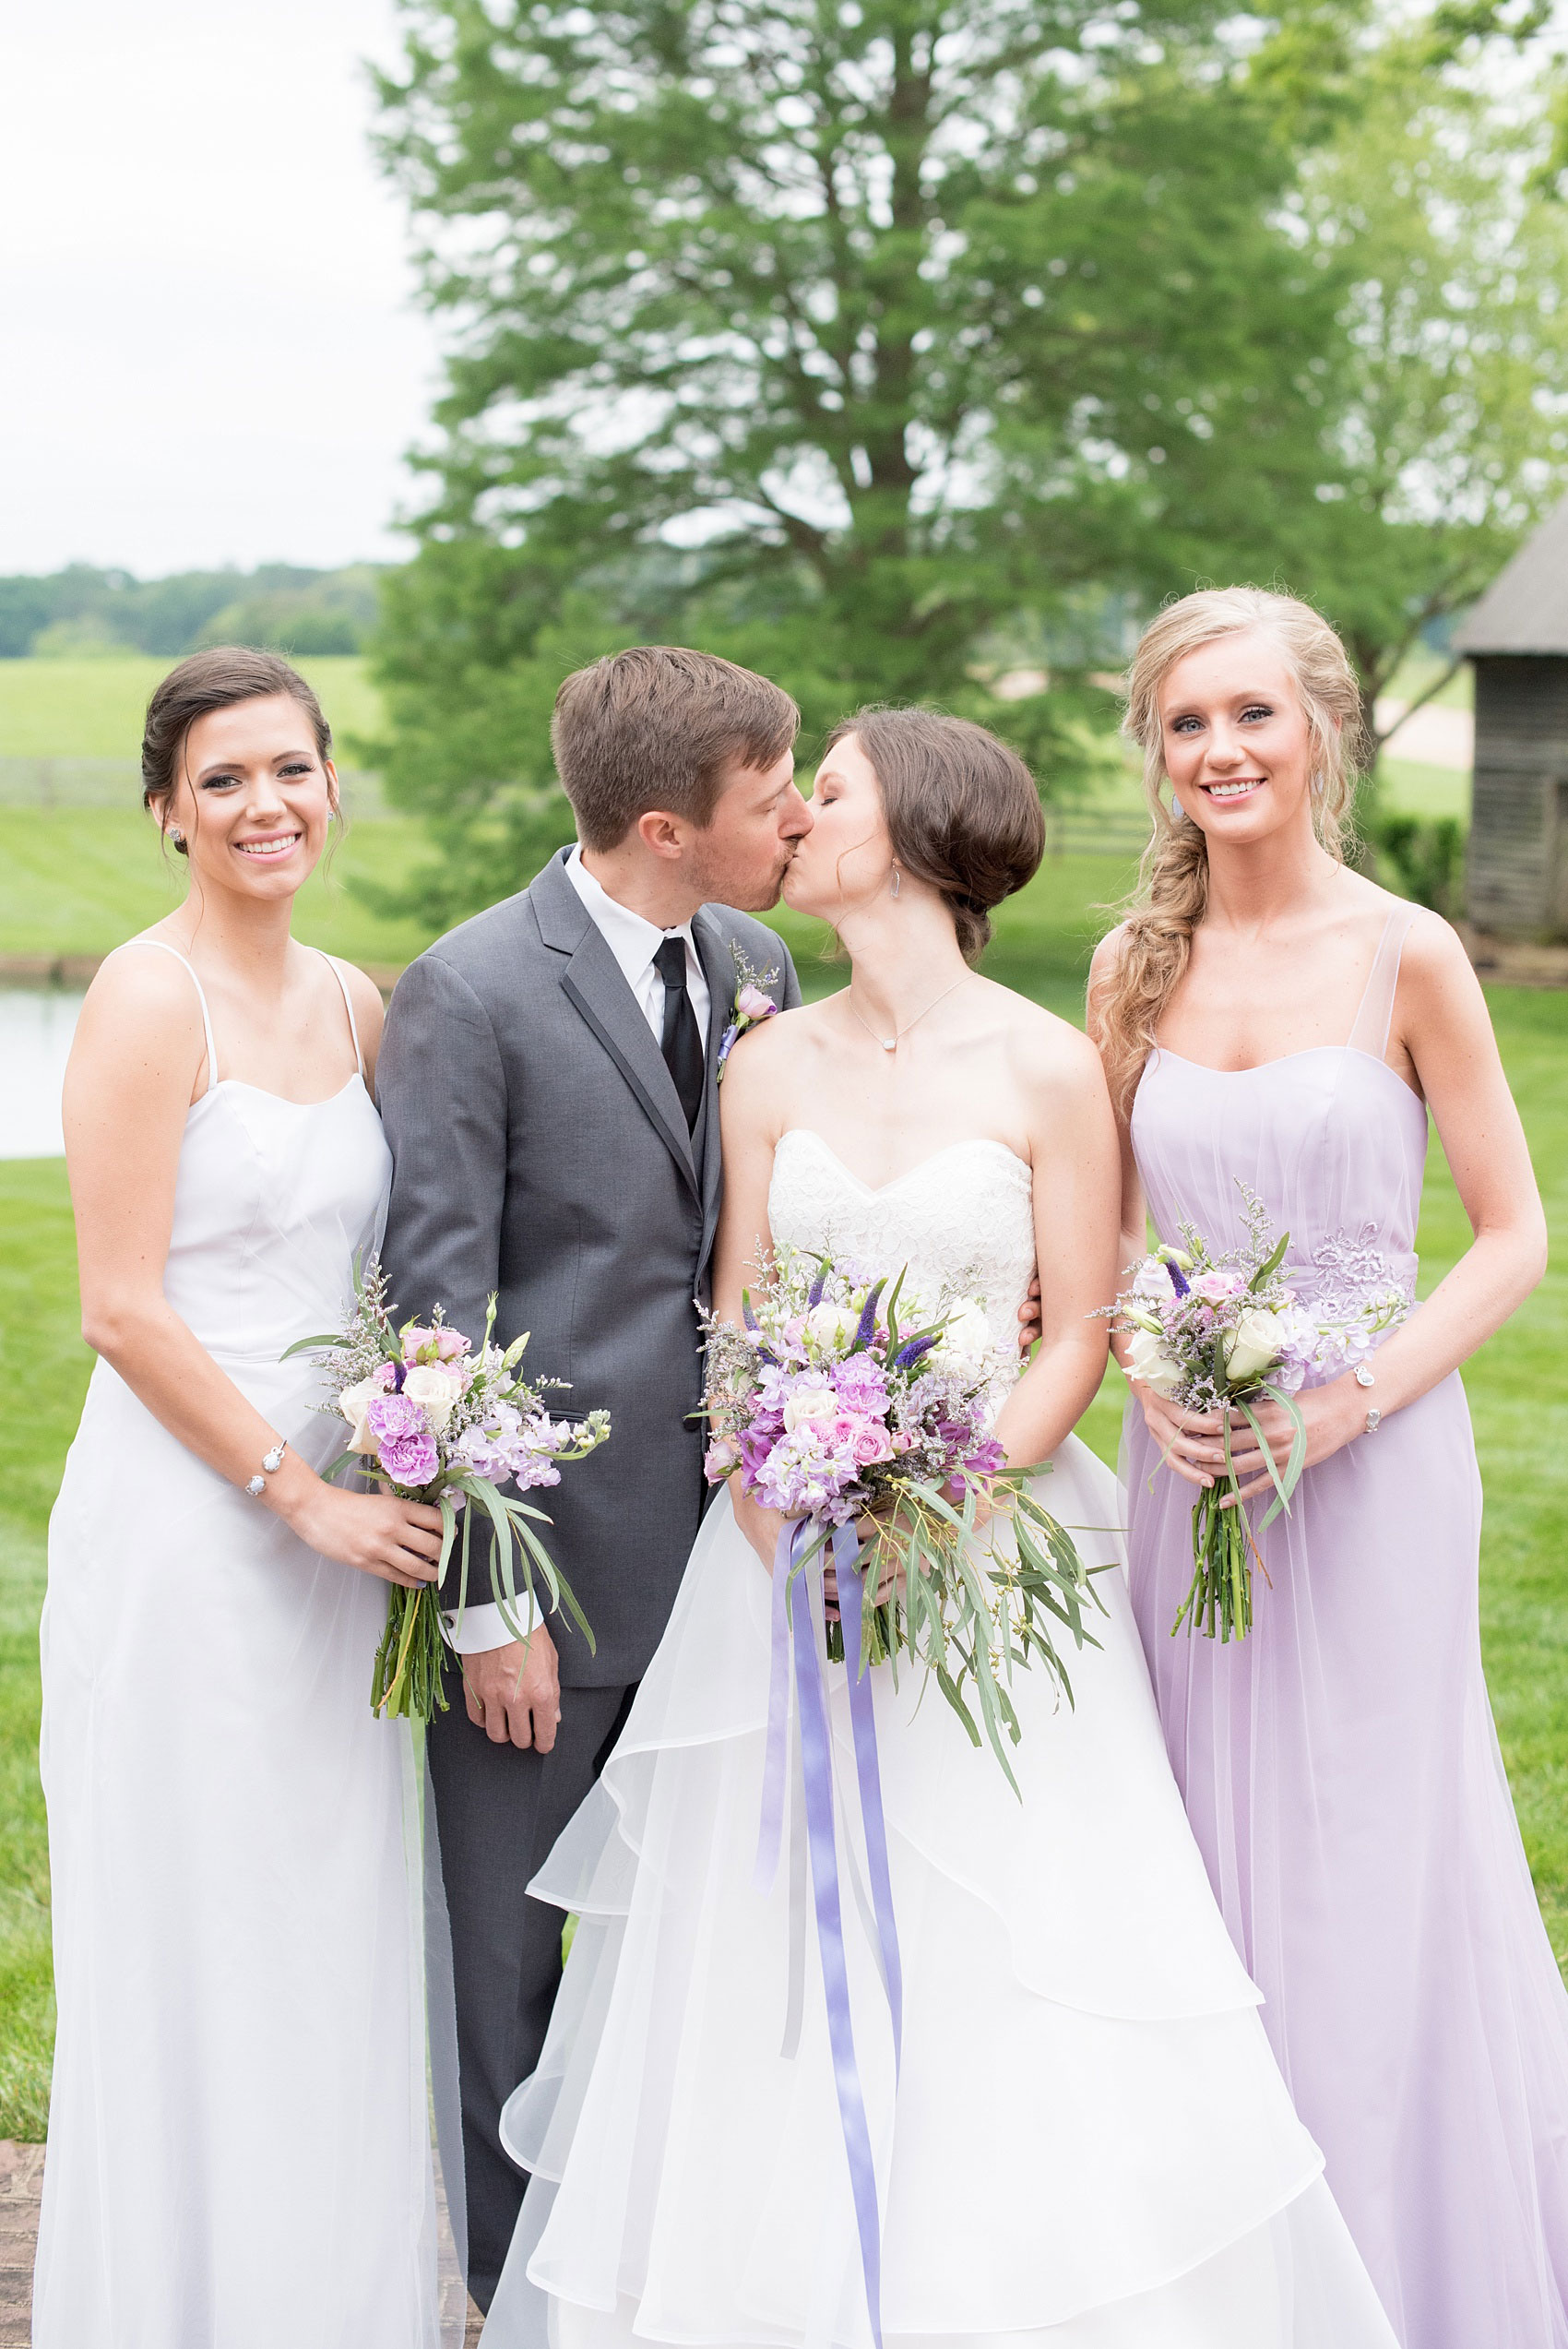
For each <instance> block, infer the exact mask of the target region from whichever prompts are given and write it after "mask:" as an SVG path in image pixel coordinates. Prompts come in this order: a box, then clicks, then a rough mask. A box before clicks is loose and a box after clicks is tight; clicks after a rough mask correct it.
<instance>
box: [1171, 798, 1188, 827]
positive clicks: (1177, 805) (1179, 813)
mask: <svg viewBox="0 0 1568 2349" xmlns="http://www.w3.org/2000/svg"><path fill="white" fill-rule="evenodd" d="M1170 820H1171V822H1172V823H1173V824H1184V823H1185V822H1186V820H1187V811H1186V809H1185V808H1184V807H1183V806H1182V803H1181V801H1180V800H1179V799H1178V798H1177V797H1176V795H1175V793H1174V792H1173V793H1171V795H1170Z"/></svg>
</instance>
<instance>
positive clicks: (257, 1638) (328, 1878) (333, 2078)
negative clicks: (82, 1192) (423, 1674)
mask: <svg viewBox="0 0 1568 2349" xmlns="http://www.w3.org/2000/svg"><path fill="white" fill-rule="evenodd" d="M147 943H152V944H156V943H157V942H156V941H151V942H147ZM165 950H166V951H172V949H165ZM181 959H182V960H183V958H181ZM186 967H187V968H189V966H188V965H187V966H186ZM191 975H192V979H193V981H195V978H196V974H195V972H194V971H193V972H192V973H191ZM196 984H197V985H198V991H199V982H198V983H196ZM346 1000H347V995H346V991H345V1001H346ZM202 1016H203V1019H204V1021H205V1020H207V1006H206V1002H205V999H204V1001H203V1004H202ZM351 1020H352V1007H351V1006H350V1022H351ZM354 1046H355V1051H356V1054H357V1052H358V1049H359V1040H358V1036H357V1035H355V1038H354ZM207 1049H208V1070H209V1072H213V1073H212V1075H211V1076H210V1078H209V1082H208V1090H207V1091H206V1092H205V1093H204V1094H203V1095H202V1096H201V1098H200V1099H199V1100H198V1101H196V1103H194V1104H193V1105H192V1108H191V1111H190V1115H189V1118H188V1121H187V1123H186V1127H185V1132H184V1142H183V1144H182V1148H181V1152H180V1165H179V1177H178V1183H177V1187H176V1191H175V1200H174V1220H173V1230H172V1239H171V1243H170V1248H169V1258H168V1267H167V1270H166V1272H165V1276H164V1292H165V1294H166V1295H167V1297H168V1299H169V1302H170V1304H171V1305H172V1306H173V1308H174V1311H175V1312H176V1313H177V1314H178V1315H179V1316H180V1317H181V1318H182V1319H183V1320H184V1321H185V1322H186V1323H187V1324H188V1326H189V1327H190V1328H191V1330H194V1331H195V1333H196V1337H197V1338H198V1339H200V1341H201V1342H202V1344H203V1345H204V1346H206V1347H207V1348H208V1352H209V1353H211V1354H212V1355H213V1357H214V1359H215V1360H216V1361H217V1362H218V1364H219V1365H220V1367H221V1368H222V1369H223V1370H225V1371H226V1372H227V1373H228V1375H229V1376H230V1377H232V1379H233V1380H234V1382H235V1384H236V1385H237V1386H238V1387H239V1388H240V1389H241V1390H242V1391H243V1392H244V1394H245V1395H247V1396H248V1397H249V1399H250V1400H251V1401H253V1402H254V1403H255V1406H256V1408H257V1409H258V1410H259V1411H260V1412H261V1413H262V1414H263V1416H264V1417H265V1418H266V1419H267V1422H268V1424H269V1425H271V1426H273V1427H274V1428H276V1429H277V1430H278V1432H279V1434H280V1435H283V1436H285V1437H287V1438H288V1440H289V1442H290V1443H291V1445H293V1446H294V1448H295V1449H296V1450H297V1451H298V1452H300V1454H301V1455H302V1456H303V1457H304V1458H306V1459H308V1460H310V1461H313V1462H314V1463H315V1465H316V1466H317V1467H321V1466H324V1465H325V1463H326V1461H327V1459H328V1458H329V1457H330V1456H331V1455H332V1454H333V1453H334V1452H336V1451H338V1450H339V1449H341V1434H340V1430H339V1431H337V1432H335V1429H334V1424H333V1422H332V1421H330V1420H329V1419H327V1418H325V1417H321V1416H318V1415H317V1413H315V1410H314V1409H313V1406H314V1405H315V1404H317V1403H318V1402H319V1401H321V1399H322V1385H321V1373H320V1371H319V1370H318V1369H317V1368H316V1366H315V1364H314V1363H312V1362H310V1361H308V1360H305V1361H298V1360H296V1361H294V1362H290V1363H282V1362H280V1361H279V1356H280V1355H281V1353H283V1350H284V1348H285V1347H286V1346H289V1345H291V1343H292V1342H293V1341H295V1340H296V1339H298V1338H303V1337H308V1336H311V1335H313V1334H315V1333H316V1332H318V1331H325V1330H333V1329H336V1328H339V1327H341V1324H342V1320H343V1318H344V1314H345V1310H346V1307H347V1306H348V1305H349V1303H350V1299H351V1294H352V1282H351V1267H352V1263H353V1258H354V1255H355V1252H356V1250H360V1249H368V1248H370V1247H372V1246H374V1243H375V1240H376V1238H377V1235H378V1233H379V1229H380V1223H381V1219H382V1216H383V1213H384V1211H385V1207H386V1190H387V1182H388V1176H389V1172H390V1159H389V1155H388V1152H387V1149H386V1142H385V1140H384V1139H383V1137H382V1132H381V1121H380V1119H379V1118H378V1117H377V1115H376V1113H375V1108H374V1103H372V1101H371V1099H370V1096H369V1094H368V1092H367V1091H366V1090H365V1086H364V1083H363V1080H362V1076H360V1075H356V1076H354V1077H353V1078H351V1079H350V1081H349V1083H348V1084H346V1085H345V1086H344V1087H343V1089H342V1091H340V1092H338V1093H335V1094H334V1095H333V1096H332V1097H331V1098H330V1099H329V1100H327V1101H322V1102H315V1103H307V1104H301V1103H295V1102H290V1101H285V1100H282V1099H280V1098H279V1097H278V1096H276V1095H274V1094H272V1093H268V1092H264V1091H260V1090H258V1089H257V1088H256V1087H255V1086H254V1085H247V1084H242V1083H240V1082H238V1081H237V1080H235V1079H232V1078H228V1079H223V1080H222V1081H221V1082H218V1081H216V1075H215V1072H216V1067H217V1057H216V1054H215V1051H214V1046H213V1041H212V1031H211V1025H210V1022H209V1021H208V1024H207ZM126 1176H127V1180H135V1179H136V1170H135V1169H134V1168H127V1170H126ZM385 1610H386V1585H385V1584H384V1583H382V1582H380V1581H377V1580H374V1578H373V1577H372V1576H370V1575H366V1574H359V1573H356V1572H354V1571H353V1570H352V1569H351V1568H349V1567H346V1566H340V1565H339V1564H338V1563H336V1561H334V1560H331V1559H326V1558H320V1557H316V1556H313V1554H312V1553H311V1552H310V1551H309V1550H307V1549H306V1548H305V1547H304V1545H303V1543H301V1542H300V1541H298V1540H297V1539H296V1538H295V1536H294V1535H293V1534H292V1533H291V1532H290V1531H289V1529H288V1527H287V1526H286V1525H284V1524H283V1523H282V1522H281V1521H280V1520H279V1519H278V1518H276V1517H274V1516H273V1515H272V1513H271V1512H270V1510H268V1509H267V1508H263V1507H261V1505H260V1504H259V1503H258V1502H256V1501H254V1500H252V1499H251V1498H250V1497H249V1496H248V1495H246V1494H245V1493H244V1492H241V1491H239V1490H237V1489H236V1488H235V1487H234V1486H233V1485H230V1484H229V1483H227V1482H226V1481H225V1479H224V1478H222V1477H221V1476H220V1475H218V1474H217V1473H215V1472H214V1471H213V1470H211V1469H209V1468H208V1467H207V1466H206V1465H205V1464H204V1462H202V1461H199V1460H197V1459H196V1457H195V1456H194V1455H193V1454H192V1453H190V1452H188V1451H186V1450H185V1449H184V1447H183V1446H182V1445H181V1444H180V1443H178V1442H177V1441H176V1440H175V1438H174V1437H172V1436H171V1435H170V1434H169V1433H168V1432H167V1430H166V1429H165V1428H163V1427H162V1426H161V1425H160V1424H159V1422H158V1421H157V1420H156V1419H154V1418H153V1416H152V1414H151V1413H149V1412H148V1410H147V1409H146V1408H145V1406H144V1405H143V1404H142V1403H140V1402H138V1401H137V1398H136V1396H135V1395H134V1394H133V1393H132V1391H131V1389H130V1388H129V1387H127V1386H126V1385H125V1382H124V1380H122V1379H121V1378H120V1377H117V1376H116V1374H115V1373H114V1371H113V1370H112V1369H111V1368H110V1367H109V1365H108V1364H107V1363H105V1362H100V1363H99V1364H98V1365H97V1367H96V1368H95V1370H94V1372H93V1375H92V1382H91V1385H90V1387H89V1390H88V1397H87V1403H86V1407H85V1409H84V1411H83V1413H82V1420H81V1425H80V1428H79V1430H78V1431H77V1438H76V1441H75V1443H74V1444H73V1445H72V1447H71V1452H70V1457H69V1459H68V1461H67V1462H66V1466H65V1482H64V1484H63V1485H62V1486H61V1491H60V1497H59V1500H58V1501H57V1503H56V1505H55V1508H54V1513H53V1518H52V1520H51V1521H50V1529H49V1584H48V1595H47V1598H46V1600H45V1603H44V1610H43V1625H42V1657H43V1733H42V1756H41V1759H42V1774H43V1785H44V1793H45V1795H46V1797H47V1801H48V1806H49V1854H50V1865H51V1869H52V1873H53V1924H54V1968H55V1982H56V1988H57V1994H58V2001H59V2034H58V2039H57V2042H56V2047H55V2057H54V2079H53V2096H52V2099H51V2105H50V2116H49V2149H48V2154H47V2158H46V2162H45V2167H44V2174H43V2209H42V2224H41V2226H40V2231H39V2240H38V2260H37V2272H36V2280H35V2288H34V2300H33V2333H32V2338H33V2343H34V2349H433V2344H434V2342H435V2341H436V2338H437V2331H436V2316H435V2308H436V2300H435V2291H436V2277H435V2210H434V2187H433V2181H432V2162H431V2154H430V2132H429V2128H428V2124H427V2120H426V2093H425V2058H424V2000H423V1978H422V1953H421V1939H420V1911H419V1891H420V1873H419V1868H418V1865H417V1856H416V1851H415V1845H416V1841H417V1828H418V1818H417V1807H416V1805H415V1802H414V1789H413V1782H412V1775H411V1754H410V1740H409V1734H408V1724H407V1723H402V1722H399V1723H391V1722H386V1721H377V1720H375V1719H374V1717H373V1715H372V1712H371V1708H370V1686H371V1666H372V1660H373V1658H374V1652H375V1647H376V1642H377V1640H378V1638H379V1636H380V1630H381V1625H382V1621H383V1617H384V1615H385Z"/></svg>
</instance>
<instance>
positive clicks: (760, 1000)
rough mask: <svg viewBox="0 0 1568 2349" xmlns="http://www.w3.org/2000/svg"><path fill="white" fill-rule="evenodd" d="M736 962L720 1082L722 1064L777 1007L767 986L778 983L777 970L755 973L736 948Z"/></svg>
mask: <svg viewBox="0 0 1568 2349" xmlns="http://www.w3.org/2000/svg"><path fill="white" fill-rule="evenodd" d="M730 951H731V955H732V956H733V957H734V961H735V1000H734V1002H733V1003H732V1004H731V1007H730V1021H729V1025H728V1026H727V1027H726V1029H725V1031H724V1033H723V1035H722V1037H721V1038H720V1040H719V1083H720V1084H722V1083H723V1082H724V1064H725V1062H726V1061H727V1060H728V1059H729V1057H730V1055H731V1053H732V1052H733V1051H734V1049H735V1046H736V1045H737V1044H738V1043H740V1041H741V1038H742V1036H743V1035H744V1034H745V1032H746V1030H747V1029H748V1028H754V1027H756V1026H757V1025H758V1024H759V1022H760V1021H762V1020H764V1019H772V1018H773V1016H774V1014H775V1012H776V1011H777V1010H778V1005H777V1004H776V1003H775V1002H774V1000H773V997H772V996H770V995H769V994H768V992H767V991H768V989H769V987H776V986H777V985H778V965H777V964H776V965H775V966H774V968H773V969H772V970H771V971H754V970H753V969H752V966H751V964H750V963H749V962H748V961H747V960H746V958H745V956H744V955H743V954H742V952H741V949H740V948H739V947H738V946H732V947H731V949H730Z"/></svg>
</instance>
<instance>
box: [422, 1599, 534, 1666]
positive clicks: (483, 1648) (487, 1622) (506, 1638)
mask: <svg viewBox="0 0 1568 2349" xmlns="http://www.w3.org/2000/svg"><path fill="white" fill-rule="evenodd" d="M528 1611H529V1603H528V1599H527V1597H526V1595H525V1594H524V1593H523V1592H518V1593H517V1606H516V1608H515V1609H514V1611H513V1612H514V1616H515V1618H516V1620H517V1622H518V1623H527V1621H528V1619H529V1612H528ZM456 1622H457V1611H456V1609H455V1608H454V1609H450V1610H446V1611H444V1612H443V1614H442V1617H441V1628H442V1631H443V1633H444V1634H445V1640H446V1645H447V1646H448V1647H449V1648H455V1649H456V1651H457V1653H458V1655H460V1656H477V1655H483V1654H485V1653H486V1652H487V1651H489V1650H490V1649H492V1648H509V1647H510V1646H511V1644H512V1634H511V1633H510V1632H509V1631H508V1630H507V1628H506V1618H505V1616H504V1615H503V1614H502V1612H501V1610H500V1608H499V1607H498V1606H495V1605H489V1606H482V1607H465V1608H464V1609H463V1623H462V1628H461V1630H459V1631H457V1632H454V1630H453V1625H454V1624H455V1623H456Z"/></svg>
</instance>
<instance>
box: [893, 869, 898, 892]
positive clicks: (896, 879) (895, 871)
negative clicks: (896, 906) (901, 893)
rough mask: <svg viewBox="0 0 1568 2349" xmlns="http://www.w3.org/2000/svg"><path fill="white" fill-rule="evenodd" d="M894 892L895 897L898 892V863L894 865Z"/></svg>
mask: <svg viewBox="0 0 1568 2349" xmlns="http://www.w3.org/2000/svg"><path fill="white" fill-rule="evenodd" d="M893 894H894V896H895V897H897V894H898V867H897V864H895V866H894V867H893Z"/></svg>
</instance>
